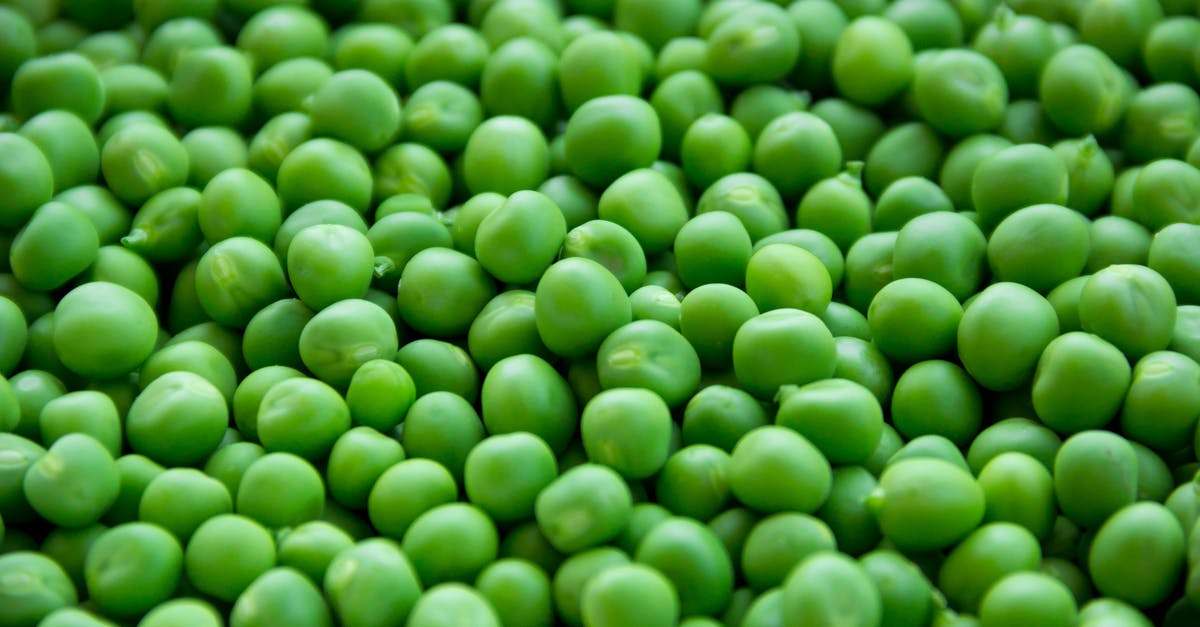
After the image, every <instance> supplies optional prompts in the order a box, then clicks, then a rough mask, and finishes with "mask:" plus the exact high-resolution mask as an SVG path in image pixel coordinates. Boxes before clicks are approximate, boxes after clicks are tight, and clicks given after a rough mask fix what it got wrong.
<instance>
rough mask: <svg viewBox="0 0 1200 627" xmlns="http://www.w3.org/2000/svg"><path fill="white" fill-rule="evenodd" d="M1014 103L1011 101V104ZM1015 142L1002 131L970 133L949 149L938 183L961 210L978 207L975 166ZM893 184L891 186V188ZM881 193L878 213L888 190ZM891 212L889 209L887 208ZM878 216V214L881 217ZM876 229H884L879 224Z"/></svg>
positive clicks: (877, 207)
mask: <svg viewBox="0 0 1200 627" xmlns="http://www.w3.org/2000/svg"><path fill="white" fill-rule="evenodd" d="M1010 107H1011V105H1010ZM1010 146H1012V142H1011V141H1009V140H1008V139H1005V138H1004V137H1001V136H1000V135H990V134H981V135H973V136H971V137H967V138H965V139H963V140H961V141H959V142H958V143H957V144H955V145H954V147H952V148H951V149H950V150H949V151H948V152H947V153H946V159H945V160H944V161H943V162H942V166H941V169H940V171H939V173H938V184H939V186H940V187H941V189H942V190H943V191H944V192H945V194H946V196H947V197H948V198H949V199H950V201H951V202H952V203H953V205H954V207H955V208H956V209H958V210H959V211H969V210H972V209H974V203H973V202H972V200H971V183H972V180H973V178H974V175H975V170H976V169H977V168H978V166H979V164H980V163H982V162H983V161H984V160H986V159H987V158H988V157H990V156H992V155H994V154H996V153H997V152H1000V151H1001V150H1003V149H1005V148H1008V147H1010ZM890 188H891V186H889V187H888V189H890ZM884 192H885V193H884V194H883V195H882V196H880V198H879V202H878V205H877V206H876V216H877V217H878V215H879V212H880V210H881V207H886V206H888V205H887V204H885V203H884V198H885V197H886V196H887V194H886V192H887V190H886V189H885V190H884ZM884 215H887V212H884ZM877 219H878V218H877ZM876 230H883V229H881V228H879V225H876Z"/></svg>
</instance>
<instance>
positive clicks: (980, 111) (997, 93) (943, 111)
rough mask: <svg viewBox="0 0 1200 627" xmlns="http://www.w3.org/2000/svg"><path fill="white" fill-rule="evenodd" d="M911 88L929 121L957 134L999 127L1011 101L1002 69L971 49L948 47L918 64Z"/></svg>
mask: <svg viewBox="0 0 1200 627" xmlns="http://www.w3.org/2000/svg"><path fill="white" fill-rule="evenodd" d="M911 89H912V90H913V98H914V99H915V100H916V104H917V108H918V110H919V111H920V112H921V116H922V117H923V118H924V119H925V121H926V122H928V123H929V124H930V125H932V126H933V127H934V128H936V129H937V130H939V131H941V132H943V133H946V134H949V135H951V136H955V137H965V136H968V135H973V134H976V133H982V132H987V131H989V130H991V129H994V128H996V127H997V126H998V125H999V124H1000V120H1001V118H1002V117H1003V115H1004V107H1005V105H1007V104H1008V85H1007V83H1006V82H1005V76H1004V75H1003V74H1002V73H1001V71H1000V68H999V67H998V66H997V65H996V63H994V62H993V61H992V60H991V59H990V58H988V57H987V56H984V55H983V54H980V53H978V52H974V51H971V50H945V51H942V52H938V53H935V54H934V55H933V56H932V57H930V58H929V60H928V61H927V62H925V63H920V64H917V65H916V71H915V74H914V76H913V79H912V86H911Z"/></svg>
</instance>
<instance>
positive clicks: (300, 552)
mask: <svg viewBox="0 0 1200 627" xmlns="http://www.w3.org/2000/svg"><path fill="white" fill-rule="evenodd" d="M354 546H355V544H354V539H353V538H352V537H351V536H350V535H349V534H347V533H346V532H345V531H342V530H341V529H339V528H338V527H337V526H335V525H333V524H331V523H327V522H325V521H321V520H315V521H312V522H306V523H304V524H302V525H300V526H298V527H294V528H292V529H288V530H286V531H284V532H281V533H280V534H279V565H280V566H290V567H292V568H295V569H297V570H299V571H301V572H303V573H304V574H305V575H307V576H308V577H309V579H311V580H312V581H313V583H318V582H324V581H325V574H326V572H327V571H328V570H329V567H330V565H331V563H332V562H333V561H334V559H335V558H336V557H337V556H338V555H340V554H341V553H344V552H347V551H348V550H350V549H351V548H352V547H354ZM347 561H352V560H349V559H347ZM343 567H344V566H343Z"/></svg>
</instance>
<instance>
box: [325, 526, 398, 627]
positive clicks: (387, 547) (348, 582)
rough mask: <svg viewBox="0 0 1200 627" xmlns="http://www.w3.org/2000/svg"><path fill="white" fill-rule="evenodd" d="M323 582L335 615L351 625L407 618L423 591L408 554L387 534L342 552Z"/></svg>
mask: <svg viewBox="0 0 1200 627" xmlns="http://www.w3.org/2000/svg"><path fill="white" fill-rule="evenodd" d="M323 583H324V590H325V594H326V596H327V597H328V599H329V604H330V607H331V609H332V610H333V613H334V615H335V616H337V618H338V620H339V621H340V622H341V623H342V624H347V625H366V624H376V623H377V622H378V621H403V620H404V619H405V618H407V617H408V615H409V614H410V613H411V611H412V608H413V606H414V605H416V603H417V600H418V599H419V598H420V592H421V584H420V581H419V580H418V579H417V574H416V572H415V571H414V570H413V566H412V564H411V563H410V562H409V560H408V558H407V557H406V556H405V555H404V553H401V552H400V547H399V546H398V545H397V544H396V543H395V542H393V541H391V540H387V539H384V538H372V539H369V540H364V541H362V542H359V543H358V544H355V545H354V546H352V547H349V548H347V549H345V550H343V551H342V552H340V553H338V554H337V556H336V557H334V559H333V561H332V562H331V563H330V564H329V568H328V570H327V571H326V574H325V577H324V582H323Z"/></svg>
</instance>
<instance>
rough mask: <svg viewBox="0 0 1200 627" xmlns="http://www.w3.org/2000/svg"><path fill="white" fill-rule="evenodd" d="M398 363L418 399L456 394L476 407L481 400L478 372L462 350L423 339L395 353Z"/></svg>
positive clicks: (437, 341)
mask: <svg viewBox="0 0 1200 627" xmlns="http://www.w3.org/2000/svg"><path fill="white" fill-rule="evenodd" d="M396 363H398V364H400V365H401V366H403V367H404V369H405V370H407V371H408V374H409V376H411V377H412V379H413V384H414V385H416V387H417V396H418V397H420V396H424V395H425V394H429V393H431V392H453V393H454V394H457V395H459V396H461V397H463V398H465V399H467V402H470V403H474V402H475V401H476V400H478V398H479V370H478V368H477V367H476V365H475V363H474V362H472V361H471V356H470V355H469V354H468V353H467V351H465V350H463V349H462V347H460V346H458V345H456V344H451V343H449V342H443V341H441V340H432V339H429V338H423V339H419V340H413V341H411V342H409V343H407V344H405V345H404V346H403V347H401V348H400V350H399V351H397V352H396Z"/></svg>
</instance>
